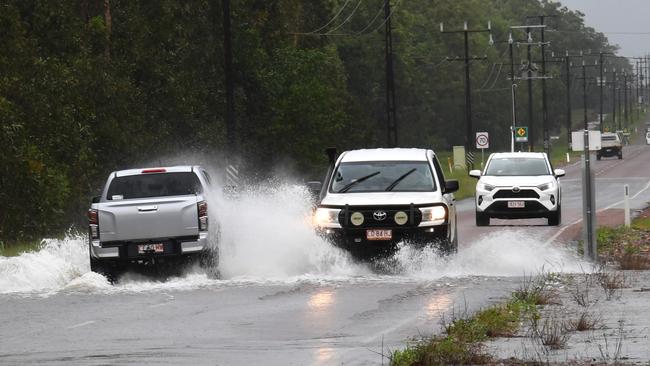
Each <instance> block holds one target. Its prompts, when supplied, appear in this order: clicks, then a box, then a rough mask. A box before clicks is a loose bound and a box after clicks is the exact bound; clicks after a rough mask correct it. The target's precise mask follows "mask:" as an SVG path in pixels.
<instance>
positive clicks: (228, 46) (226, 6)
mask: <svg viewBox="0 0 650 366" xmlns="http://www.w3.org/2000/svg"><path fill="white" fill-rule="evenodd" d="M221 4H222V7H223V8H222V11H223V52H224V73H225V74H226V142H227V145H228V151H229V153H231V154H232V153H234V152H235V149H236V148H237V146H236V144H237V142H236V139H235V82H234V77H233V70H232V35H231V32H230V0H221Z"/></svg>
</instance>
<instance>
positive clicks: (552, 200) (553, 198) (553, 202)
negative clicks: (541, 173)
mask: <svg viewBox="0 0 650 366" xmlns="http://www.w3.org/2000/svg"><path fill="white" fill-rule="evenodd" d="M551 203H552V204H555V196H554V195H551Z"/></svg>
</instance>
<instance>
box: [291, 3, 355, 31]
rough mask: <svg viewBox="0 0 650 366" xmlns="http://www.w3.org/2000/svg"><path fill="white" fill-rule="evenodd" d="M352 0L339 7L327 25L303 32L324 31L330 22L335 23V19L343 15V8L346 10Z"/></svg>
mask: <svg viewBox="0 0 650 366" xmlns="http://www.w3.org/2000/svg"><path fill="white" fill-rule="evenodd" d="M350 1H352V0H347V1H346V2H345V4H343V6H342V7H341V9H339V11H338V13H336V15H334V17H332V19H330V20H329V21H328V22H327V23H325V25H323V26H322V27H320V28H316V29H314V30H313V31H311V32H304V33H302V34H305V35H306V34H318V32H320V31H322V30H323V29H325V28H327V27H328V26H329V25H330V24H332V23H333V22H334V21H335V20H336V19H337V18H338V17H339V16H341V14H342V13H343V10H345V8H346V7H347V6H348V4H349V3H350Z"/></svg>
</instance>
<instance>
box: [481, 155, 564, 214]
mask: <svg viewBox="0 0 650 366" xmlns="http://www.w3.org/2000/svg"><path fill="white" fill-rule="evenodd" d="M564 174H565V172H564V170H562V169H556V170H553V168H552V167H551V163H550V162H549V160H548V157H547V155H546V154H545V153H520V152H519V153H494V154H491V155H490V157H489V158H488V161H487V164H486V166H485V170H484V171H483V172H481V171H480V170H472V171H470V172H469V175H471V176H472V177H475V178H478V179H479V180H478V183H477V184H476V225H477V226H487V225H489V224H490V218H492V217H494V218H499V219H529V218H544V217H545V218H548V224H549V225H552V226H557V225H559V224H560V222H561V221H562V187H561V186H560V180H559V179H558V178H560V177H563V176H564Z"/></svg>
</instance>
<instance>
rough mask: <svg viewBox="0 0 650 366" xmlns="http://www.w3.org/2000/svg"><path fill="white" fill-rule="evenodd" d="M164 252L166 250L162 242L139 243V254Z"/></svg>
mask: <svg viewBox="0 0 650 366" xmlns="http://www.w3.org/2000/svg"><path fill="white" fill-rule="evenodd" d="M164 252H165V247H164V246H163V245H162V244H161V243H157V244H139V245H138V254H148V253H164Z"/></svg>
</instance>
